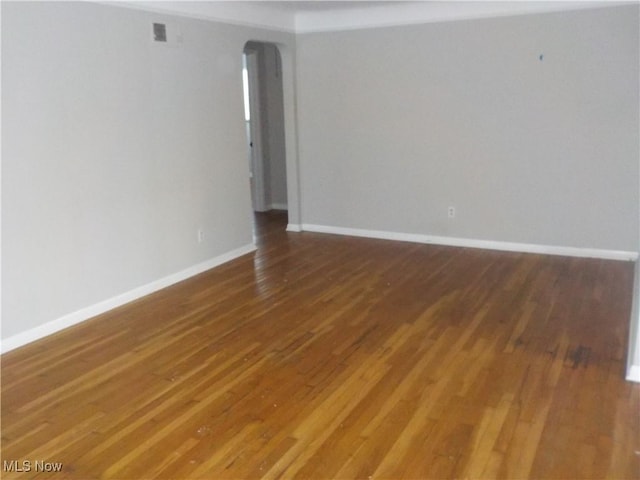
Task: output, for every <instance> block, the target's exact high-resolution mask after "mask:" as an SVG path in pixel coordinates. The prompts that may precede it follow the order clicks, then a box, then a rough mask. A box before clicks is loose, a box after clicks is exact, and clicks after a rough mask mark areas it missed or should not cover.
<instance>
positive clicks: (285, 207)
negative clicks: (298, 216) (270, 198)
mask: <svg viewBox="0 0 640 480" xmlns="http://www.w3.org/2000/svg"><path fill="white" fill-rule="evenodd" d="M288 209H289V207H288V205H287V204H286V203H272V204H271V205H269V210H288Z"/></svg>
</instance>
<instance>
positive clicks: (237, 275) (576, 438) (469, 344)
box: [1, 214, 640, 479]
mask: <svg viewBox="0 0 640 480" xmlns="http://www.w3.org/2000/svg"><path fill="white" fill-rule="evenodd" d="M285 224H286V218H285V217H284V216H283V215H281V214H265V215H261V216H259V218H258V220H257V226H258V231H259V232H261V233H260V235H259V237H258V243H259V250H258V251H257V252H256V253H255V254H251V255H246V256H244V257H242V258H240V259H238V260H235V261H233V262H230V263H228V264H225V265H223V266H221V267H219V268H216V269H214V270H211V271H208V272H205V273H203V274H201V275H198V276H197V277H194V278H192V279H189V280H187V281H185V282H182V283H180V284H177V285H175V286H173V287H171V288H168V289H166V290H163V291H161V292H158V293H156V294H153V295H150V296H148V297H146V298H143V299H140V300H138V301H136V302H133V303H131V304H129V305H126V306H124V307H121V308H118V309H116V310H114V311H111V312H109V313H107V314H104V315H102V316H100V317H97V318H95V319H93V320H90V321H87V322H85V323H83V324H80V325H78V326H75V327H73V328H71V329H68V330H67V331H64V332H60V333H58V334H56V335H54V336H51V337H49V338H46V339H44V340H42V341H39V342H37V343H33V344H31V345H28V346H26V347H23V348H21V349H18V350H15V351H12V352H9V353H7V354H5V355H3V356H2V455H1V458H2V461H3V469H4V470H5V471H4V474H3V478H7V479H9V478H36V479H42V478H70V479H92V478H114V479H143V478H166V479H169V478H171V479H186V478H206V479H240V478H313V479H316V478H317V479H332V478H336V479H338V478H340V479H342V478H345V479H347V478H364V479H368V478H411V479H420V478H510V479H519V478H536V479H540V478H563V479H577V478H597V479H600V478H616V479H630V478H640V385H638V384H631V383H627V382H625V381H624V364H625V356H626V345H627V329H628V319H629V311H630V291H631V284H632V270H633V265H632V264H631V263H625V262H614V261H604V260H591V259H577V258H566V257H552V256H542V255H530V254H517V253H505V252H492V251H483V250H473V249H464V248H450V247H442V246H433V245H419V244H410V243H400V242H388V241H382V240H369V239H356V238H349V237H339V236H330V235H322V234H312V233H286V232H285V231H284V228H285ZM11 461H16V462H18V463H17V464H16V463H10V462H11ZM24 461H29V462H31V464H30V465H27V464H23V463H22V462H24ZM36 461H44V462H60V463H61V464H62V467H61V468H62V471H61V472H59V473H54V472H49V473H47V472H41V471H37V469H36V467H37V466H38V467H39V469H42V465H41V464H38V465H36ZM16 466H17V467H20V468H21V469H23V470H27V468H24V467H27V466H29V467H30V471H24V472H17V471H15V470H16V468H15V467H16ZM49 468H56V467H55V466H54V465H50V466H49ZM10 469H13V470H14V471H13V472H9V471H8V470H10Z"/></svg>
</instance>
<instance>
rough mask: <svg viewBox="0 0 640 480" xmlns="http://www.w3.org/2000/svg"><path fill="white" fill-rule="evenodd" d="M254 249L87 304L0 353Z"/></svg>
mask: <svg viewBox="0 0 640 480" xmlns="http://www.w3.org/2000/svg"><path fill="white" fill-rule="evenodd" d="M255 250H256V246H255V245H254V244H249V245H245V246H244V247H240V248H237V249H235V250H232V251H230V252H227V253H224V254H222V255H219V256H217V257H214V258H212V259H209V260H207V261H205V262H202V263H199V264H197V265H193V266H192V267H189V268H186V269H185V270H181V271H179V272H176V273H173V274H171V275H168V276H166V277H163V278H160V279H158V280H155V281H153V282H151V283H147V284H146V285H142V286H140V287H137V288H134V289H133V290H129V291H128V292H125V293H122V294H120V295H116V296H115V297H112V298H109V299H107V300H103V301H101V302H98V303H96V304H94V305H90V306H88V307H85V308H82V309H80V310H78V311H75V312H72V313H69V314H67V315H64V316H63V317H60V318H58V319H56V320H52V321H50V322H47V323H45V324H44V325H40V326H38V327H35V328H32V329H30V330H27V331H25V332H21V333H18V334H17V335H13V336H12V337H9V338H7V339H6V340H2V341H1V342H0V353H6V352H9V351H11V350H14V349H16V348H19V347H22V346H24V345H26V344H28V343H31V342H35V341H36V340H39V339H41V338H44V337H46V336H48V335H51V334H54V333H56V332H59V331H60V330H63V329H65V328H68V327H71V326H73V325H76V324H78V323H82V322H84V321H85V320H89V319H90V318H93V317H95V316H97V315H100V314H102V313H105V312H107V311H109V310H112V309H114V308H116V307H119V306H121V305H124V304H125V303H129V302H131V301H133V300H137V299H138V298H141V297H144V296H145V295H149V294H150V293H153V292H157V291H158V290H162V289H163V288H166V287H168V286H171V285H173V284H175V283H178V282H181V281H182V280H186V279H187V278H190V277H193V276H195V275H197V274H199V273H202V272H205V271H207V270H210V269H212V268H214V267H217V266H219V265H222V264H223V263H227V262H229V261H231V260H234V259H236V258H238V257H241V256H243V255H246V254H248V253H251V252H254V251H255Z"/></svg>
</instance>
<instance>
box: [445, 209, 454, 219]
mask: <svg viewBox="0 0 640 480" xmlns="http://www.w3.org/2000/svg"><path fill="white" fill-rule="evenodd" d="M447 215H448V217H449V218H456V207H449V208H448V209H447Z"/></svg>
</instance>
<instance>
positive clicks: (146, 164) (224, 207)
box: [2, 2, 294, 339]
mask: <svg viewBox="0 0 640 480" xmlns="http://www.w3.org/2000/svg"><path fill="white" fill-rule="evenodd" d="M152 22H166V23H167V27H168V32H169V38H170V40H171V44H170V45H157V44H153V43H152V42H151V29H152ZM178 33H180V34H181V35H182V41H181V42H180V41H179V39H178V35H177V34H178ZM250 39H258V40H262V41H271V42H280V43H282V44H286V45H289V46H291V48H293V45H294V38H293V35H291V34H285V33H279V32H268V31H264V30H259V29H253V28H245V27H238V26H231V25H223V24H216V23H213V22H205V21H199V20H192V19H186V18H181V17H177V16H176V17H174V16H166V15H162V14H153V13H148V12H142V11H137V10H131V9H126V8H121V7H114V6H106V5H99V4H91V3H84V2H78V3H66V2H55V3H46V2H45V3H11V2H3V5H2V109H3V111H2V117H3V122H2V140H3V141H2V169H3V171H2V209H3V211H2V247H3V251H2V255H3V258H2V260H3V261H2V280H3V282H2V288H3V292H2V300H3V302H2V338H3V339H5V338H8V337H11V336H12V335H16V334H18V333H21V332H25V331H27V330H30V329H33V328H35V327H38V326H41V325H43V324H46V323H47V322H51V321H53V320H55V319H58V318H60V317H62V316H65V315H68V314H70V313H72V312H75V311H77V310H79V309H82V308H85V307H88V306H91V305H93V304H95V303H97V302H101V301H104V300H106V299H109V298H111V297H114V296H116V295H119V294H121V293H123V292H127V291H130V290H132V289H135V288H136V287H139V286H141V285H145V284H148V283H150V282H153V281H155V280H157V279H159V278H163V277H165V276H167V275H171V274H173V273H175V272H178V271H181V270H183V269H186V268H189V267H191V266H193V265H196V264H199V263H200V262H203V261H206V260H208V259H211V258H214V257H217V256H219V255H222V254H225V253H227V252H230V251H232V250H234V249H237V248H239V247H243V246H245V245H247V244H250V243H251V242H252V235H251V221H250V215H251V213H250V212H251V206H250V195H249V186H248V180H247V179H248V166H247V161H246V154H247V153H246V142H245V136H244V125H243V123H244V122H243V113H242V112H243V103H242V102H243V100H242V81H241V58H242V50H243V46H244V44H245V43H246V42H247V41H248V40H250ZM198 228H202V229H203V231H204V234H205V240H204V242H202V243H200V244H198V242H197V230H198Z"/></svg>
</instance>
